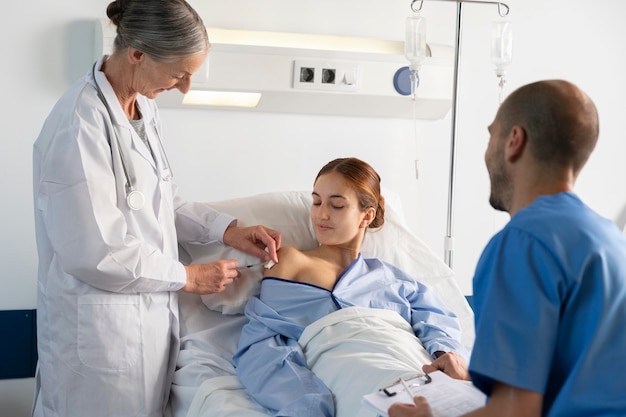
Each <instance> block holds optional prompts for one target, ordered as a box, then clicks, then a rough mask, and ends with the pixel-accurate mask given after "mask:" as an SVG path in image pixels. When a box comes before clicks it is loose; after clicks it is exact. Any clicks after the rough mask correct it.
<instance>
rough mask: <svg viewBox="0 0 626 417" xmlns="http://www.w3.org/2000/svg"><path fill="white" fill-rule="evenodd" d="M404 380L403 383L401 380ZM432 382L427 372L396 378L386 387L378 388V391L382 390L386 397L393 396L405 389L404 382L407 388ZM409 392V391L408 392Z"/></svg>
mask: <svg viewBox="0 0 626 417" xmlns="http://www.w3.org/2000/svg"><path fill="white" fill-rule="evenodd" d="M403 380H404V381H405V383H404V384H403V383H402V381H403ZM431 382H432V378H431V377H430V375H428V374H417V375H413V376H411V377H408V378H398V379H397V380H396V381H395V382H393V383H392V384H390V385H387V386H386V387H383V388H381V389H380V391H382V392H384V393H385V395H387V397H393V396H394V395H396V394H398V393H400V392H402V391H405V388H404V386H405V384H406V386H407V387H409V388H413V387H419V386H422V385H426V384H430V383H431ZM409 394H410V393H409Z"/></svg>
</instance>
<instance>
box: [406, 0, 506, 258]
mask: <svg viewBox="0 0 626 417" xmlns="http://www.w3.org/2000/svg"><path fill="white" fill-rule="evenodd" d="M428 1H455V2H456V4H457V8H456V41H455V45H454V84H453V89H452V115H451V116H452V129H451V138H450V178H449V183H448V218H447V224H446V237H445V241H444V261H445V263H446V264H447V265H448V266H449V267H450V268H452V252H453V250H454V237H453V235H452V229H453V223H454V181H455V173H456V135H457V113H458V110H459V109H458V107H459V103H458V92H459V66H460V62H461V31H462V29H463V3H479V4H497V5H498V14H499V15H500V16H501V17H504V16H507V15H508V14H509V10H510V8H509V6H508V5H507V4H505V3H502V2H498V1H478V0H428ZM416 3H419V5H418V6H415V4H416ZM423 4H424V0H412V1H411V10H412V11H413V12H414V13H418V12H419V11H420V10H421V9H422V6H423Z"/></svg>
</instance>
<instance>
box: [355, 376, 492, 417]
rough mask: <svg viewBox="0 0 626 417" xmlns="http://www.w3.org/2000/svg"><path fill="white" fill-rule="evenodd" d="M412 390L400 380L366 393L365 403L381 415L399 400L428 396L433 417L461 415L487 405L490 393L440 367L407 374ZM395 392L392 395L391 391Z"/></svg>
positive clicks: (408, 383)
mask: <svg viewBox="0 0 626 417" xmlns="http://www.w3.org/2000/svg"><path fill="white" fill-rule="evenodd" d="M404 381H405V382H406V385H407V386H408V388H409V389H410V390H411V392H410V393H408V392H406V389H405V387H404V384H402V382H401V381H400V380H398V382H397V383H393V384H392V385H389V386H386V387H382V388H381V389H380V390H378V391H376V392H373V393H371V394H367V395H364V396H363V403H364V404H365V405H367V406H368V407H370V408H372V409H374V410H375V411H376V412H377V413H378V414H379V415H380V416H383V417H387V416H388V414H387V410H388V409H389V407H390V406H391V405H392V404H393V403H396V402H404V403H410V404H413V397H414V396H416V395H420V396H423V397H426V399H427V400H428V403H429V404H430V407H431V409H432V411H433V416H434V417H458V416H460V415H463V414H465V413H468V412H470V411H473V410H475V409H477V408H480V407H482V406H484V405H485V403H486V401H487V397H486V396H485V394H483V393H482V392H481V391H480V390H478V389H477V388H476V387H474V385H472V383H471V382H469V381H460V380H458V379H452V378H450V377H449V376H448V375H446V374H444V373H443V372H441V371H436V372H432V373H430V374H428V375H419V376H413V377H408V378H405V379H404ZM389 394H392V395H389Z"/></svg>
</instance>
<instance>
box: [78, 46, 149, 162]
mask: <svg viewBox="0 0 626 417" xmlns="http://www.w3.org/2000/svg"><path fill="white" fill-rule="evenodd" d="M108 58H109V56H108V55H104V56H102V57H101V58H100V59H99V60H98V61H97V62H96V64H95V65H96V68H95V69H96V70H95V71H94V72H93V75H95V77H96V79H95V81H97V82H98V86H99V87H100V90H102V94H103V95H104V97H105V99H106V100H107V103H108V104H109V107H110V109H111V113H112V120H111V123H113V124H114V125H116V126H118V127H119V128H121V129H120V130H122V131H124V132H127V134H130V135H131V137H132V143H133V146H134V147H135V148H136V149H137V151H138V152H139V153H140V154H141V155H142V156H143V157H144V158H145V159H146V160H148V161H149V162H150V163H151V164H152V165H153V166H154V167H155V168H156V162H155V161H154V158H153V157H152V154H151V153H150V150H149V149H148V148H146V147H145V146H144V145H143V142H142V141H141V139H140V138H139V135H137V132H135V129H133V127H132V126H131V125H130V122H129V121H128V118H127V117H126V114H125V113H124V111H123V110H122V106H121V105H120V104H119V100H118V99H117V96H116V95H115V92H114V91H113V87H112V86H111V84H110V83H109V80H108V79H107V77H106V75H105V74H104V72H102V71H101V68H102V64H103V63H104V62H105V61H106V60H107V59H108ZM93 75H92V71H89V74H88V77H87V78H88V80H89V82H90V84H92V85H93V86H94V88H95V83H94V79H93ZM137 106H138V107H139V111H141V115H142V118H143V120H144V124H145V125H146V133H147V134H148V142H149V143H150V145H151V146H153V149H154V143H155V141H154V139H153V138H154V135H155V134H158V133H157V129H158V127H157V124H156V120H155V116H156V115H155V113H154V111H153V109H152V106H150V105H149V103H148V99H147V98H146V97H144V96H142V95H141V94H138V95H137Z"/></svg>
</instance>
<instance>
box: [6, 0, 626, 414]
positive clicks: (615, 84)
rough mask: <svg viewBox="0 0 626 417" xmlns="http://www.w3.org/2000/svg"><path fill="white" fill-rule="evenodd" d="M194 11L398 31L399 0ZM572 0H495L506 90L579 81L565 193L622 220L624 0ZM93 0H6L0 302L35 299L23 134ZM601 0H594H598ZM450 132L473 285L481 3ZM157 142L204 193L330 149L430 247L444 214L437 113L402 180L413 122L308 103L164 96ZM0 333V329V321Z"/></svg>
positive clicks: (254, 189)
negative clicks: (261, 110)
mask: <svg viewBox="0 0 626 417" xmlns="http://www.w3.org/2000/svg"><path fill="white" fill-rule="evenodd" d="M191 3H192V4H193V5H194V6H195V7H196V8H197V9H198V11H199V12H200V13H201V14H202V16H203V18H204V19H205V22H206V24H207V25H210V26H223V27H227V28H245V29H259V30H264V29H267V30H279V31H294V32H298V31H299V32H318V33H328V34H339V35H355V36H370V37H380V38H386V39H398V40H401V39H402V38H403V36H404V35H403V31H404V17H406V16H407V15H408V14H409V3H410V2H409V0H402V1H400V0H360V1H357V0H342V1H334V0H319V1H316V2H302V1H292V0H264V1H260V0H259V1H255V2H250V1H243V0H229V1H217V0H194V1H192V2H191ZM608 3H609V2H595V3H594V2H589V1H582V0H552V1H549V2H548V1H545V0H509V2H508V4H509V5H510V6H511V10H512V12H511V15H510V18H509V19H510V20H511V21H512V22H513V24H514V30H515V46H514V48H515V51H514V55H515V59H514V63H513V65H511V67H510V69H509V75H508V80H509V82H508V84H507V91H511V90H512V89H513V88H515V87H517V86H519V85H522V84H525V83H527V82H530V81H534V80H537V79H542V78H557V77H558V78H566V79H569V80H571V81H574V82H576V83H578V84H579V85H580V86H582V87H583V88H584V89H585V90H586V91H587V92H588V93H589V94H590V95H591V96H592V98H593V99H594V100H595V101H596V103H597V105H598V108H599V110H600V115H601V137H600V141H599V144H598V147H597V149H596V151H595V153H594V155H593V156H592V158H591V160H590V161H589V164H588V166H587V168H586V169H585V170H584V171H583V174H582V175H581V177H580V179H579V183H578V187H577V190H578V192H579V194H580V195H581V196H582V197H583V198H584V199H585V200H586V201H587V202H588V203H589V204H590V205H591V206H592V207H593V208H595V209H597V210H598V211H599V212H600V213H602V214H603V215H605V216H606V217H609V218H611V219H614V220H616V221H618V222H619V223H620V225H621V226H623V223H624V221H625V220H626V195H625V193H624V191H623V190H624V188H623V186H622V180H623V179H624V178H626V164H624V163H623V162H622V159H623V158H624V156H625V155H626V140H624V133H623V131H624V130H623V128H622V119H623V110H622V109H623V104H622V100H623V96H624V93H626V85H625V84H626V80H625V79H624V77H623V76H622V72H623V68H624V67H625V62H624V61H625V60H626V58H625V57H624V54H623V53H622V52H621V51H622V49H623V46H622V44H621V43H622V41H623V39H625V38H626V25H623V24H621V22H620V20H619V19H620V18H621V16H624V15H625V13H624V12H626V3H622V2H617V1H613V2H611V6H610V7H609V6H607V4H608ZM107 4H108V2H107V1H100V0H98V1H96V0H82V1H77V0H59V1H56V2H50V1H43V0H35V1H30V2H8V3H7V4H6V5H5V6H4V13H3V15H4V16H6V17H8V18H7V19H4V22H3V25H2V27H1V28H0V35H1V39H2V46H3V48H2V50H3V54H4V59H3V64H2V65H1V66H0V71H1V74H2V77H1V78H0V79H2V80H3V94H2V95H1V97H0V105H1V106H0V108H2V109H3V116H2V117H1V118H0V123H1V127H2V130H1V131H2V132H3V134H2V139H1V140H0V155H2V157H3V162H2V164H0V174H2V178H3V180H2V181H1V182H0V195H2V202H3V203H4V204H2V207H1V208H0V218H1V219H2V220H1V222H2V223H1V225H2V229H1V230H2V233H1V235H0V236H1V237H0V239H1V240H2V248H3V250H2V251H1V252H0V267H1V271H2V273H1V274H0V285H1V286H2V288H3V290H2V291H1V292H0V309H2V310H7V309H21V308H34V307H35V306H36V263H37V255H36V250H35V242H34V230H33V220H32V217H33V216H32V197H31V189H32V187H31V150H32V143H33V141H34V139H35V138H36V136H37V134H38V132H39V129H40V127H41V124H42V123H43V120H44V118H45V117H46V115H47V113H48V111H49V110H50V108H51V106H52V105H53V103H54V101H55V100H56V99H57V98H58V96H59V95H61V94H62V92H63V91H64V90H65V89H67V87H68V86H69V84H70V82H71V81H73V80H74V79H76V78H77V77H79V76H80V75H82V74H83V73H84V72H86V70H87V69H88V67H89V65H90V63H91V54H92V51H91V44H92V39H91V38H90V33H91V23H90V21H92V20H93V19H96V18H102V17H104V9H105V7H106V5H107ZM601 4H604V5H603V6H601ZM463 9H464V13H463V16H464V31H463V47H462V65H461V90H460V92H459V94H460V101H459V104H460V111H459V129H458V136H457V146H458V148H457V162H458V167H457V172H456V189H457V193H456V207H455V208H456V210H455V218H454V220H455V221H454V235H455V239H456V246H455V252H454V269H455V270H456V272H457V275H458V279H459V282H460V284H461V287H462V289H463V290H464V291H465V292H466V293H468V294H469V293H471V274H472V271H473V268H474V266H475V263H476V261H477V257H478V255H479V253H480V250H481V249H482V247H483V246H484V244H485V243H486V241H487V239H488V238H489V237H490V236H491V235H492V233H493V232H494V230H495V229H497V228H499V227H500V226H501V224H502V223H503V222H504V221H506V217H505V216H503V215H501V214H496V213H494V211H493V210H492V209H491V208H490V207H489V206H488V203H487V197H488V193H489V186H488V178H487V175H486V171H485V169H484V164H483V152H484V148H485V145H486V141H487V138H488V136H487V131H486V126H487V125H488V124H489V123H490V122H491V120H492V117H493V114H494V112H495V109H496V107H497V89H496V77H495V75H494V73H493V68H492V65H491V63H490V57H489V42H490V24H491V21H493V20H495V19H496V18H497V14H496V10H495V7H491V6H484V5H472V4H469V3H465V5H464V6H463ZM423 13H424V15H425V16H426V17H427V18H428V19H429V37H430V39H431V41H432V42H437V43H448V44H452V42H453V39H454V27H455V15H456V5H455V3H452V2H449V3H444V2H434V1H425V3H424V11H423ZM162 116H163V119H164V120H163V122H164V127H165V133H166V135H165V139H166V147H167V149H168V152H169V157H170V160H171V163H172V165H173V169H174V174H175V178H176V180H177V182H178V183H179V185H180V186H181V188H182V192H183V194H184V195H185V196H187V197H188V198H191V199H197V200H218V199H223V198H230V197H236V196H244V195H249V194H255V193H259V192H266V191H274V190H291V189H309V188H310V187H311V181H312V179H313V176H314V175H315V174H316V173H317V170H318V169H319V168H320V166H321V165H322V164H323V163H325V162H327V161H328V160H330V159H332V158H335V157H338V156H348V155H353V156H357V157H360V158H363V159H365V160H367V161H369V162H370V163H372V165H373V166H374V167H375V168H377V170H378V171H379V172H380V174H381V176H382V177H383V182H384V184H385V186H386V187H388V188H391V189H392V190H394V191H395V192H397V193H399V194H401V196H402V199H403V203H404V210H405V213H406V214H407V216H408V223H409V225H410V226H411V227H412V228H413V230H415V232H416V233H417V234H418V235H419V236H420V237H422V238H423V239H424V240H425V241H426V242H427V243H428V244H429V245H430V246H431V247H433V249H435V251H437V252H438V253H441V254H442V256H443V237H444V235H445V230H446V212H447V193H448V163H449V156H450V155H449V153H450V149H449V143H450V117H449V116H448V117H446V118H445V119H443V120H440V121H435V122H419V123H418V128H417V132H418V143H417V148H418V149H419V153H420V157H419V159H420V177H419V181H416V180H415V177H414V174H413V159H414V158H415V154H416V143H415V140H414V130H413V123H412V122H411V121H407V120H395V119H387V120H379V119H362V118H344V117H320V116H306V115H280V114H249V113H239V112H210V111H186V112H183V111H181V110H170V109H162ZM0 337H5V336H4V335H1V336H0ZM31 391H32V380H18V381H0V408H1V409H2V410H3V411H2V413H3V415H4V414H5V413H6V414H7V415H12V416H16V417H20V416H25V415H27V414H28V410H29V409H30V397H31Z"/></svg>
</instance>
